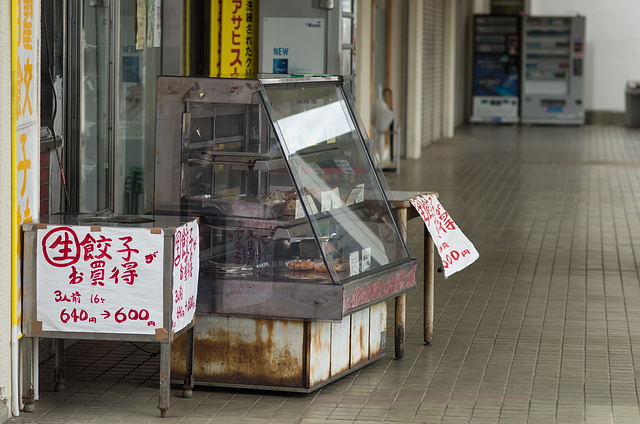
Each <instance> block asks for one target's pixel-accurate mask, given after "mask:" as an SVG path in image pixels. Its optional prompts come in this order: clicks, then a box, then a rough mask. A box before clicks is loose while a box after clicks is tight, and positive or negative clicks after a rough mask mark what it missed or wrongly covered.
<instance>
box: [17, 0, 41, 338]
mask: <svg viewBox="0 0 640 424" xmlns="http://www.w3.org/2000/svg"><path fill="white" fill-rule="evenodd" d="M11 10H12V19H13V25H12V44H13V46H12V52H11V58H12V66H11V71H12V74H11V75H12V87H11V88H12V90H11V102H12V114H11V115H12V116H11V119H12V122H11V126H12V169H11V185H12V187H13V192H12V196H11V197H12V199H11V213H12V226H13V228H12V258H11V259H12V269H13V272H12V292H13V295H12V309H13V310H14V314H13V317H12V326H14V327H15V326H17V325H19V323H20V321H21V315H22V299H21V294H22V288H21V287H22V286H21V284H22V281H21V280H22V273H21V269H22V258H21V257H20V254H21V246H20V237H19V229H20V225H22V224H24V223H27V222H31V221H32V220H34V219H37V218H38V214H39V211H38V204H39V201H40V199H39V184H40V182H39V179H38V175H39V169H38V167H39V161H38V157H39V152H40V138H39V134H40V133H39V128H38V117H39V100H38V87H39V78H38V72H36V71H37V64H38V60H39V50H38V40H39V39H40V2H38V1H33V0H23V1H14V2H12V6H11Z"/></svg>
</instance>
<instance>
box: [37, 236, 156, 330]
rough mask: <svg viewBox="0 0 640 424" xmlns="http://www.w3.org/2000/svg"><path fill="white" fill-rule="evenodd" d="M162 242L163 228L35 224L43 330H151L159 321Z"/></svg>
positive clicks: (39, 304)
mask: <svg viewBox="0 0 640 424" xmlns="http://www.w3.org/2000/svg"><path fill="white" fill-rule="evenodd" d="M92 228H93V229H96V231H91V230H92ZM163 246H164V232H163V231H162V230H160V231H155V232H154V233H152V232H151V231H150V229H149V228H129V227H97V228H96V227H88V226H62V225H50V226H47V228H46V229H38V253H37V255H38V257H37V280H36V284H37V296H38V299H37V310H38V318H37V319H38V321H42V330H43V331H64V332H90V333H126V334H151V335H153V334H155V329H156V328H160V327H163V322H162V320H163V308H162V305H163V303H162V302H163V263H164V258H163Z"/></svg>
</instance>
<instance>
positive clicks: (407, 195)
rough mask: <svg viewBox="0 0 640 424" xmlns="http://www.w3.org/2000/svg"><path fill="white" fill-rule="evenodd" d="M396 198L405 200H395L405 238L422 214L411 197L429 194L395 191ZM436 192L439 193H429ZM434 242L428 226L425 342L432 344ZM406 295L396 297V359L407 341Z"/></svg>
mask: <svg viewBox="0 0 640 424" xmlns="http://www.w3.org/2000/svg"><path fill="white" fill-rule="evenodd" d="M392 194H395V195H394V199H403V200H395V202H394V203H395V205H396V208H397V218H398V224H399V227H400V235H401V236H402V238H403V239H405V240H406V238H407V222H408V221H409V220H411V219H413V218H417V217H419V216H420V214H419V213H418V211H417V210H416V209H415V208H414V207H413V204H412V203H411V199H412V198H413V197H415V196H417V195H419V194H427V193H426V192H421V193H415V192H393V193H392ZM429 194H435V195H436V196H437V193H429ZM433 260H434V244H433V238H432V237H431V234H430V233H429V231H428V230H427V227H426V226H425V227H424V255H423V266H424V278H423V288H424V306H423V308H424V309H423V313H424V343H425V344H427V345H430V344H431V341H432V339H433V304H434V270H435V268H434V263H433ZM406 301H407V300H406V295H405V294H402V295H400V296H398V297H396V298H395V306H396V313H395V318H396V319H395V336H396V340H395V342H396V343H395V348H396V350H395V354H396V359H401V358H403V357H404V341H405V314H406Z"/></svg>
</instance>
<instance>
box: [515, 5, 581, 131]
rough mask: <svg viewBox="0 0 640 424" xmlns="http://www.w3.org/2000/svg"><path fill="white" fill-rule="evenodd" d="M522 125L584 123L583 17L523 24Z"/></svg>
mask: <svg viewBox="0 0 640 424" xmlns="http://www.w3.org/2000/svg"><path fill="white" fill-rule="evenodd" d="M522 34H523V48H522V69H523V76H522V110H521V122H522V123H540V124H584V121H585V113H584V47H585V18H584V17H580V16H577V17H568V16H566V17H553V16H528V17H525V18H524V19H523V22H522Z"/></svg>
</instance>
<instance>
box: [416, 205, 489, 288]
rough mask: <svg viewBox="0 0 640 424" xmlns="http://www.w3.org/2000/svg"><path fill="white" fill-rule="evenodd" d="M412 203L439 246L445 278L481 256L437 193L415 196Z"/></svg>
mask: <svg viewBox="0 0 640 424" xmlns="http://www.w3.org/2000/svg"><path fill="white" fill-rule="evenodd" d="M411 204H413V206H414V207H415V208H416V210H417V211H418V213H420V216H422V219H423V220H424V223H425V225H426V226H427V229H428V230H429V233H431V237H432V238H433V241H434V243H435V245H436V247H437V248H438V254H439V255H440V258H441V259H442V267H443V268H444V276H445V278H446V277H448V276H450V275H451V274H453V273H455V272H458V271H460V270H462V269H464V268H466V267H467V266H469V265H471V264H472V263H473V262H475V260H476V259H478V258H479V257H480V255H479V254H478V251H477V250H476V248H475V247H474V246H473V243H471V241H470V240H469V239H468V238H467V236H465V235H464V233H463V232H462V230H461V229H460V228H459V227H458V226H457V225H456V223H455V222H453V219H452V218H451V216H450V215H449V214H448V213H447V211H445V210H444V208H443V207H442V205H441V204H440V202H439V201H438V199H437V197H436V195H435V194H423V195H420V196H418V197H415V198H413V199H411ZM425 249H426V247H425Z"/></svg>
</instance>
